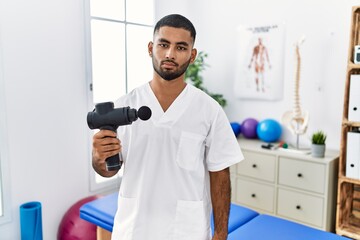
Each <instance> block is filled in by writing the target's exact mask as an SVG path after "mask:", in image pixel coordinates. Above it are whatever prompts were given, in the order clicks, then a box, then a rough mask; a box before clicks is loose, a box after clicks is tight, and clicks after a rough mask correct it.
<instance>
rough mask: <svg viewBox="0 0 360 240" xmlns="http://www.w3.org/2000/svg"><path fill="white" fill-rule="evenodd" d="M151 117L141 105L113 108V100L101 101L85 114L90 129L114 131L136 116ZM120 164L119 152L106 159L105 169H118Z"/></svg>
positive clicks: (143, 118)
mask: <svg viewBox="0 0 360 240" xmlns="http://www.w3.org/2000/svg"><path fill="white" fill-rule="evenodd" d="M150 117H151V110H150V108H148V107H146V106H142V107H141V108H139V110H138V111H136V109H131V108H130V107H123V108H114V103H113V102H103V103H98V104H96V105H95V109H94V110H93V111H92V112H89V113H88V115H87V123H88V126H89V128H90V129H101V130H103V129H105V130H111V131H114V132H116V130H117V128H118V127H119V126H122V125H129V124H131V123H132V122H133V121H136V120H137V119H138V118H140V119H141V120H144V121H146V120H148V119H149V118H150ZM121 166H122V161H120V157H119V154H115V155H114V156H111V157H108V158H107V159H106V170H107V171H115V170H119V169H120V168H121Z"/></svg>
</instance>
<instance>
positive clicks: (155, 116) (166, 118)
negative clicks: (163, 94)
mask: <svg viewBox="0 0 360 240" xmlns="http://www.w3.org/2000/svg"><path fill="white" fill-rule="evenodd" d="M189 88H190V86H189V84H186V86H185V88H184V89H183V90H182V91H181V93H180V94H179V96H177V97H176V98H175V100H174V101H173V102H172V103H171V105H170V106H169V108H168V109H167V110H166V111H165V112H164V110H163V109H162V107H161V105H160V102H159V101H158V99H157V98H156V96H155V93H154V92H153V90H152V88H151V87H150V83H148V84H147V87H146V91H147V93H148V95H149V96H150V101H151V106H152V108H151V110H152V116H151V119H152V120H153V122H154V123H171V122H172V123H175V122H176V121H177V120H178V119H179V118H180V116H181V115H182V113H183V112H184V111H185V110H186V107H187V106H188V105H189V104H190V101H191V97H189V94H188V92H189V91H190V90H189Z"/></svg>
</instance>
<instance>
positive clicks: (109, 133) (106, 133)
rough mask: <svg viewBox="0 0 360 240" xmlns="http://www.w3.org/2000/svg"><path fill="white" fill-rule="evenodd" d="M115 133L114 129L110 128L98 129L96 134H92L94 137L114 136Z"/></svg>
mask: <svg viewBox="0 0 360 240" xmlns="http://www.w3.org/2000/svg"><path fill="white" fill-rule="evenodd" d="M116 136H117V134H116V132H114V131H110V130H100V131H99V132H97V133H96V134H94V138H105V137H113V138H114V137H116Z"/></svg>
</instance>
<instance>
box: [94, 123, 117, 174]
mask: <svg viewBox="0 0 360 240" xmlns="http://www.w3.org/2000/svg"><path fill="white" fill-rule="evenodd" d="M120 151H121V142H120V140H119V139H117V138H116V133H115V132H113V131H110V130H100V131H99V132H97V133H96V134H95V135H94V136H93V151H92V164H93V168H94V170H95V171H96V172H97V173H98V174H100V175H101V176H103V177H112V176H114V175H115V174H116V173H117V171H111V172H109V171H107V170H106V162H105V160H106V159H107V158H108V157H111V156H114V155H115V154H119V153H120Z"/></svg>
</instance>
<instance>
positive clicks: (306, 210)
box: [277, 188, 324, 228]
mask: <svg viewBox="0 0 360 240" xmlns="http://www.w3.org/2000/svg"><path fill="white" fill-rule="evenodd" d="M277 204H278V206H277V211H278V212H277V214H278V215H280V216H283V217H286V218H290V219H293V220H298V221H301V222H304V223H307V224H311V225H314V226H317V227H319V228H321V227H322V225H323V209H324V206H323V199H322V198H320V197H314V196H310V195H306V194H302V193H298V192H293V191H289V190H285V189H281V188H280V189H279V191H278V202H277Z"/></svg>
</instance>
